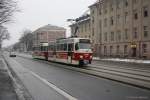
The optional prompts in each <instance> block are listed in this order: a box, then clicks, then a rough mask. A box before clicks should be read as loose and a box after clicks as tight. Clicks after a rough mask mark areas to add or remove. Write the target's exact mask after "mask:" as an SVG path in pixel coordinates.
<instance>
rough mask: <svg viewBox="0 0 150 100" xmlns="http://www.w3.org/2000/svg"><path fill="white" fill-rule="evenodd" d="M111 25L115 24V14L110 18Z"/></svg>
mask: <svg viewBox="0 0 150 100" xmlns="http://www.w3.org/2000/svg"><path fill="white" fill-rule="evenodd" d="M110 25H114V18H113V16H112V17H111V18H110Z"/></svg>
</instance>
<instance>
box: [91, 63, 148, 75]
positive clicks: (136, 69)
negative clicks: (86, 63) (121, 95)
mask: <svg viewBox="0 0 150 100" xmlns="http://www.w3.org/2000/svg"><path fill="white" fill-rule="evenodd" d="M96 66H104V67H109V68H119V69H125V70H132V71H139V72H146V73H150V68H139V67H128V66H114V65H113V66H112V65H104V64H94V66H92V67H93V68H99V67H96Z"/></svg>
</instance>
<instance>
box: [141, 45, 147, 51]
mask: <svg viewBox="0 0 150 100" xmlns="http://www.w3.org/2000/svg"><path fill="white" fill-rule="evenodd" d="M142 49H143V53H147V44H143V45H142Z"/></svg>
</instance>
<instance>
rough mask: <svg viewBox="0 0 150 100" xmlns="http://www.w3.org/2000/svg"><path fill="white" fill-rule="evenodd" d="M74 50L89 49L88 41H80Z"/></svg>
mask: <svg viewBox="0 0 150 100" xmlns="http://www.w3.org/2000/svg"><path fill="white" fill-rule="evenodd" d="M75 49H76V50H78V49H91V43H90V40H88V39H81V40H80V41H79V43H76V45H75Z"/></svg>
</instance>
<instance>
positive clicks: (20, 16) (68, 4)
mask: <svg viewBox="0 0 150 100" xmlns="http://www.w3.org/2000/svg"><path fill="white" fill-rule="evenodd" d="M95 1H96V0H18V6H19V9H20V10H21V12H19V13H16V14H15V16H14V18H13V19H14V22H13V23H11V24H9V25H8V29H9V32H10V34H11V39H10V40H9V41H4V45H3V46H8V45H11V44H14V43H15V42H17V41H18V39H19V38H20V36H21V34H22V31H23V30H24V29H30V30H31V31H34V30H36V29H37V28H39V27H41V26H43V25H47V24H52V25H57V26H62V27H65V28H67V26H68V25H69V23H68V22H66V19H68V18H76V17H79V16H81V15H82V14H83V13H84V12H85V11H86V10H87V9H88V6H89V5H91V4H93V3H94V2H95ZM67 35H69V33H67Z"/></svg>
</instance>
